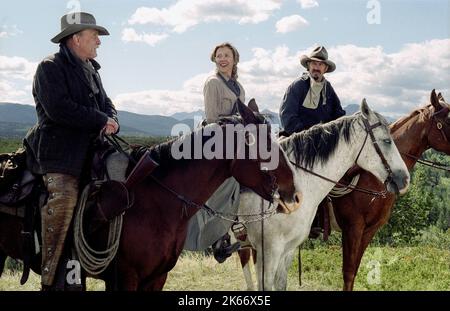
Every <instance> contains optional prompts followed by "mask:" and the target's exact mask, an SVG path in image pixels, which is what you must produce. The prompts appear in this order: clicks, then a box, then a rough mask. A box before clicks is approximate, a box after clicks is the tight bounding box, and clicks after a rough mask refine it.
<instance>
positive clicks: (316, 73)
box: [311, 70, 323, 81]
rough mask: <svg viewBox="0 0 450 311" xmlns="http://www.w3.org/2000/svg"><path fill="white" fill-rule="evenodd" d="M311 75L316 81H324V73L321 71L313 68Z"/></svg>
mask: <svg viewBox="0 0 450 311" xmlns="http://www.w3.org/2000/svg"><path fill="white" fill-rule="evenodd" d="M311 77H312V78H313V79H314V80H315V81H322V78H323V75H322V74H321V73H320V71H317V70H313V71H312V72H311Z"/></svg>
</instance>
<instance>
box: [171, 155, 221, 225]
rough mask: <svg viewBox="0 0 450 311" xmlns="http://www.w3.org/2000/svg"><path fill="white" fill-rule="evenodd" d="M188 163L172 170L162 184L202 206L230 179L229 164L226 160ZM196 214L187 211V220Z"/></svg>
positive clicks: (195, 210) (192, 211)
mask: <svg viewBox="0 0 450 311" xmlns="http://www.w3.org/2000/svg"><path fill="white" fill-rule="evenodd" d="M188 161H189V162H188V163H187V165H185V166H183V167H182V168H181V167H179V168H173V169H172V170H171V172H170V173H169V174H168V176H167V177H166V178H165V180H163V182H165V183H166V185H167V186H168V187H171V188H172V189H173V190H175V191H176V192H178V193H179V194H181V195H183V196H184V197H185V198H187V199H189V200H191V201H193V202H194V203H196V204H198V205H203V204H204V203H205V202H206V201H207V200H208V198H209V197H210V196H211V195H212V194H213V193H214V192H215V191H216V190H217V188H219V187H220V185H221V184H222V183H223V182H224V181H225V180H226V179H227V178H228V177H230V175H229V163H228V161H227V160H188ZM180 203H181V202H180ZM196 212H197V209H190V210H188V213H187V216H188V218H190V217H191V216H192V215H194V214H195V213H196Z"/></svg>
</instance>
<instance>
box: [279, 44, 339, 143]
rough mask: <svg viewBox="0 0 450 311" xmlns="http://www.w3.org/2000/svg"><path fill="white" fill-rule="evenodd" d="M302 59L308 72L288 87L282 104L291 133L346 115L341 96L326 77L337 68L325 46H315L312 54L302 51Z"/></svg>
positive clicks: (283, 117) (282, 114) (283, 118)
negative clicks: (304, 53) (329, 57)
mask: <svg viewBox="0 0 450 311" xmlns="http://www.w3.org/2000/svg"><path fill="white" fill-rule="evenodd" d="M300 63H301V64H302V66H303V67H305V68H306V69H307V70H308V72H307V73H304V74H303V75H302V76H301V77H300V78H298V79H297V80H295V81H294V82H293V83H292V84H291V85H290V86H289V87H288V88H287V90H286V93H285V94H284V97H283V102H282V104H281V108H280V119H281V125H282V127H283V128H284V131H285V132H286V133H287V134H289V135H290V134H292V133H295V132H301V131H303V130H306V129H308V128H310V127H311V126H313V125H315V124H318V123H326V122H329V121H332V120H335V119H337V118H339V117H341V116H343V115H345V111H344V110H343V109H342V107H341V103H340V101H339V98H338V96H337V95H336V93H335V92H334V89H333V87H332V86H331V84H330V82H329V81H327V80H326V79H325V77H324V74H325V73H327V72H333V71H334V70H335V69H336V65H335V64H334V63H333V62H332V61H331V60H329V59H328V52H327V50H326V49H325V47H323V46H319V47H316V48H315V49H314V50H313V51H312V53H311V55H310V56H306V55H303V56H302V57H300Z"/></svg>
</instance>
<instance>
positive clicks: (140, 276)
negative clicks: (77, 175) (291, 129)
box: [0, 104, 301, 290]
mask: <svg viewBox="0 0 450 311" xmlns="http://www.w3.org/2000/svg"><path fill="white" fill-rule="evenodd" d="M249 106H250V107H255V108H256V109H254V110H257V107H256V104H254V105H253V106H251V105H249ZM238 108H239V112H240V114H241V116H242V118H241V119H239V120H238V119H236V118H229V119H228V120H229V121H230V120H231V121H233V122H238V123H240V124H242V125H244V126H246V125H249V124H255V125H261V127H260V126H258V127H256V128H257V132H256V136H255V137H258V140H257V141H256V142H257V145H259V144H260V143H261V141H266V145H267V144H268V146H270V147H271V150H272V152H270V154H271V155H272V154H274V155H276V157H277V158H278V159H279V162H278V166H277V167H276V168H275V169H274V170H273V171H270V172H266V171H265V170H262V169H261V166H264V162H267V161H270V160H271V158H262V157H261V153H260V152H256V153H255V154H256V158H252V159H249V157H248V156H246V157H244V158H241V157H238V156H237V152H238V151H239V148H244V149H245V154H246V155H248V154H249V153H250V151H249V148H250V146H251V145H253V143H255V141H254V139H255V137H253V138H252V139H253V141H252V142H250V140H251V139H250V137H249V135H246V136H245V137H246V138H245V144H241V145H243V146H240V145H239V144H237V143H236V140H235V139H234V140H233V141H234V146H233V145H231V146H230V145H229V144H228V142H229V141H230V140H229V139H230V135H236V133H231V134H230V133H229V132H228V131H227V130H225V128H226V124H222V125H217V124H215V125H209V127H214V129H215V131H216V132H215V133H216V135H218V134H217V133H220V134H221V135H218V136H219V137H222V139H223V141H221V142H223V145H222V147H223V154H226V155H228V154H229V153H227V150H228V149H229V148H232V154H234V157H233V158H232V159H229V158H225V159H218V158H214V159H208V158H205V156H204V155H203V157H202V158H196V159H178V160H177V159H175V158H174V156H173V154H172V153H173V149H172V147H173V146H174V144H175V143H176V142H177V141H179V140H175V141H172V142H169V143H165V144H162V145H159V146H157V148H153V149H152V150H151V151H152V157H153V158H154V159H155V160H157V161H158V162H159V164H160V166H159V167H158V168H156V169H155V171H154V173H153V174H152V176H153V177H152V178H147V179H145V180H144V181H143V182H141V183H140V184H138V185H136V186H135V188H134V189H133V192H134V205H133V206H132V207H131V208H130V209H129V210H127V212H126V214H125V216H124V219H123V227H122V235H121V240H120V246H119V250H118V253H117V255H116V262H115V265H112V266H111V267H110V268H108V269H107V270H106V271H105V272H104V273H102V274H100V275H99V278H101V279H103V280H105V283H106V289H107V290H113V289H119V290H161V289H162V288H163V286H164V284H165V281H166V278H167V273H168V272H169V271H170V270H171V269H172V268H173V267H174V266H175V264H176V262H177V260H178V257H179V255H180V254H181V251H182V249H183V245H184V241H185V238H186V233H187V224H188V220H189V219H190V217H192V216H193V215H194V214H195V213H196V212H197V211H198V209H199V208H200V207H201V206H202V205H203V204H204V203H205V202H206V201H207V199H208V198H209V197H210V196H211V195H212V194H213V193H214V191H215V190H216V189H217V188H218V187H219V186H220V185H221V184H222V183H223V181H224V180H225V179H227V178H229V177H231V176H233V177H234V178H235V179H236V180H237V181H238V182H239V183H240V184H242V185H244V186H246V187H249V188H251V189H253V190H254V191H255V192H256V193H258V194H259V195H261V196H262V197H264V198H266V199H267V200H272V199H273V194H274V190H277V191H276V192H278V195H279V197H280V198H279V203H281V205H282V208H281V210H286V208H287V209H288V210H291V211H292V210H295V209H297V208H299V206H300V201H301V199H300V193H298V192H297V191H296V189H295V185H294V181H293V171H292V166H291V165H290V164H289V163H288V161H287V159H286V157H285V155H284V153H283V151H282V150H281V148H280V147H279V145H278V144H277V143H275V142H272V140H271V138H270V130H267V128H266V131H262V130H261V129H262V128H263V127H264V126H268V125H267V124H266V123H265V121H264V119H263V118H262V117H261V116H259V115H257V114H255V113H254V112H253V111H252V110H250V109H249V108H248V107H246V106H245V105H243V104H240V105H239V106H238ZM207 128H208V127H206V128H202V129H199V130H197V131H195V132H193V133H192V134H190V135H186V136H185V137H184V138H183V139H184V140H191V141H192V140H194V137H198V136H199V135H200V137H202V141H201V146H205V145H206V143H208V141H210V140H212V138H211V137H208V138H204V136H203V135H202V133H203V131H205V130H206V129H207ZM209 129H211V128H209ZM260 132H262V133H260ZM264 132H265V133H266V134H265V135H264ZM259 134H262V135H259ZM210 135H211V134H210ZM193 145H194V144H192V145H191V146H193ZM216 148H218V146H217V145H216ZM233 152H234V153H233ZM154 179H157V180H158V181H159V183H160V184H158V183H156V182H155V180H154ZM174 193H177V194H178V195H175V194H174ZM181 196H183V197H184V198H185V200H184V199H181ZM187 201H190V202H191V203H186V202H187ZM194 202H195V203H194ZM0 216H1V217H0V255H2V254H3V255H5V254H6V255H8V256H11V257H13V258H19V259H20V258H23V254H22V253H21V249H22V248H21V239H20V228H21V226H22V225H21V220H20V219H18V218H17V217H16V219H12V218H11V217H12V216H8V215H0ZM13 218H14V217H13ZM14 220H15V221H14ZM11 228H17V230H15V229H14V230H11ZM103 233H104V232H101V233H100V234H99V237H95V236H94V237H93V240H94V244H97V243H95V240H96V239H97V240H100V239H101V238H100V236H101V237H103V236H104V234H103ZM116 276H117V278H116Z"/></svg>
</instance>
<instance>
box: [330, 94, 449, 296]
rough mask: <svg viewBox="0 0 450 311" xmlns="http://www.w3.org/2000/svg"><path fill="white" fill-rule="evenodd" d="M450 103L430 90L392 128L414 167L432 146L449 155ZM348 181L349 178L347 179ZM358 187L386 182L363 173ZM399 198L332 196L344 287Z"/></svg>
mask: <svg viewBox="0 0 450 311" xmlns="http://www.w3.org/2000/svg"><path fill="white" fill-rule="evenodd" d="M449 108H450V106H449V104H448V103H445V101H444V99H443V98H442V96H441V95H440V94H439V95H438V96H437V95H436V93H435V91H434V90H433V91H431V96H430V104H428V105H427V106H425V107H422V108H420V109H417V110H415V111H413V112H412V113H411V114H410V115H409V116H406V117H403V118H401V119H399V120H397V121H396V122H395V123H393V124H392V125H391V126H390V128H391V133H392V137H393V138H394V141H395V144H396V145H397V148H398V149H399V151H400V152H401V154H402V157H403V160H404V161H405V163H406V166H407V167H408V169H409V170H411V169H412V168H413V167H414V165H415V164H416V161H417V159H418V158H420V156H421V155H422V153H424V152H425V151H426V150H428V149H430V148H433V149H434V150H436V151H440V152H444V153H446V154H447V155H450V112H449ZM346 182H347V183H348V180H346ZM358 186H361V187H365V188H370V189H373V190H380V189H382V188H383V185H382V184H381V183H380V182H379V181H378V180H377V179H376V178H375V177H374V176H373V175H372V174H370V173H368V172H365V171H364V172H362V173H361V174H360V178H359V182H358ZM395 199H396V197H395V196H394V195H388V196H387V197H386V198H380V197H378V198H376V199H375V200H374V201H373V202H372V203H371V200H372V197H371V196H368V195H365V194H362V193H358V192H355V191H353V192H351V193H350V194H348V195H345V196H343V197H340V198H336V199H333V206H334V214H335V216H336V220H337V223H338V225H339V226H340V228H341V229H342V251H343V269H342V272H343V278H344V290H347V291H349V290H352V289H353V285H354V282H355V277H356V274H357V272H358V268H359V265H360V263H361V258H362V256H363V254H364V251H365V250H366V248H367V246H368V245H369V243H370V241H371V240H372V238H373V236H374V235H375V233H376V232H377V231H378V230H379V229H380V227H381V226H383V225H384V224H385V223H386V222H387V221H388V220H389V216H390V215H391V211H392V208H393V206H394V202H395Z"/></svg>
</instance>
